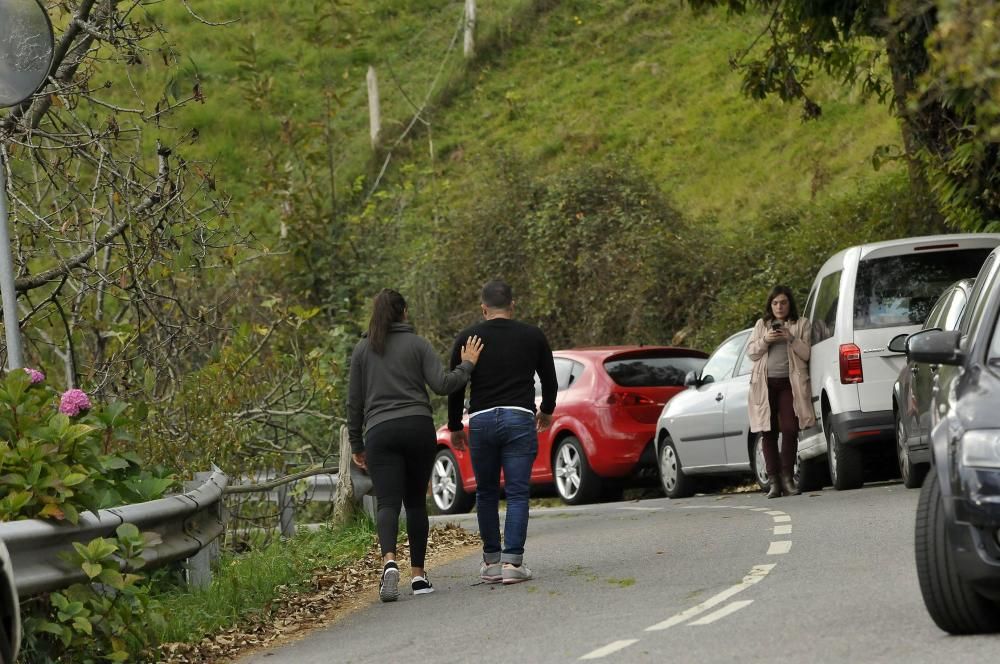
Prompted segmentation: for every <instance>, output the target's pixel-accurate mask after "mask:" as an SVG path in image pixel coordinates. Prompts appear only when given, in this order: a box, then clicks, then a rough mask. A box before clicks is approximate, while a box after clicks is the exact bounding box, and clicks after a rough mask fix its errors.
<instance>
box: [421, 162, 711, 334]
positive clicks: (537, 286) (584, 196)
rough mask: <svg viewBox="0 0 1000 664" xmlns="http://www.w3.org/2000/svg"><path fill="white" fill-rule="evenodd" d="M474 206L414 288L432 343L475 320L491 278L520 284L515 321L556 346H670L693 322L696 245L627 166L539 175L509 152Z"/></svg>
mask: <svg viewBox="0 0 1000 664" xmlns="http://www.w3.org/2000/svg"><path fill="white" fill-rule="evenodd" d="M469 200H470V201H472V202H473V204H472V205H470V206H469V207H468V208H467V209H465V210H462V211H460V212H457V213H452V214H453V218H452V219H451V220H450V224H451V225H452V226H453V229H452V230H451V231H449V232H448V233H447V234H442V235H440V236H438V237H437V238H435V240H436V241H437V242H439V243H441V244H443V245H444V246H441V244H439V245H438V246H437V247H428V251H427V253H426V258H422V259H421V262H420V264H419V265H417V266H415V270H414V271H413V272H412V276H411V277H410V280H411V283H410V284H407V285H406V286H405V288H406V289H407V290H410V291H412V292H413V293H414V295H415V298H417V301H418V302H419V303H420V304H423V305H425V306H419V307H416V306H413V305H412V304H411V312H414V315H415V316H416V317H417V318H418V322H419V323H420V324H421V329H422V330H423V329H425V327H431V328H432V332H431V333H430V335H429V336H431V337H434V336H438V337H439V338H442V339H443V338H448V339H449V340H450V336H451V335H453V334H454V333H455V331H456V330H457V328H458V327H459V326H460V325H461V323H458V324H456V321H468V322H471V320H472V319H474V315H475V311H476V306H475V305H476V303H477V302H478V299H477V298H478V291H479V286H480V285H481V284H482V283H483V282H484V281H486V280H487V279H490V278H494V277H502V278H504V279H506V280H507V281H509V282H511V284H512V286H513V287H514V293H515V299H516V301H517V312H518V317H520V318H524V319H526V320H529V321H532V322H535V323H538V324H540V325H541V326H542V327H543V328H544V329H545V332H546V334H547V335H548V337H549V340H550V342H551V343H552V344H553V346H555V347H565V346H570V345H586V344H607V343H612V344H615V343H661V342H665V341H669V339H670V335H671V334H672V333H673V332H672V331H673V330H674V329H676V328H679V327H681V326H682V325H683V323H684V322H685V321H686V319H687V316H688V315H689V314H690V312H691V309H692V302H691V299H690V297H689V295H688V291H687V286H688V284H689V283H690V282H691V281H692V280H694V279H696V278H697V275H698V274H699V273H700V269H701V268H700V265H701V262H702V259H701V257H700V254H699V251H698V238H697V236H696V235H695V233H694V231H693V230H692V229H691V228H690V226H689V225H688V224H687V223H686V221H685V220H684V218H683V217H682V216H681V214H680V213H679V212H677V211H676V210H675V209H674V208H673V206H672V205H670V203H669V202H668V201H667V199H666V197H665V196H664V195H663V194H662V192H660V191H659V189H658V188H657V187H656V185H655V184H654V183H653V181H652V180H651V178H650V177H649V176H648V175H647V174H646V173H644V172H643V171H642V170H641V169H639V168H638V167H636V166H635V165H634V164H632V163H631V162H630V161H628V160H627V159H625V158H617V159H611V160H608V161H605V162H600V163H596V164H583V165H580V166H577V167H575V168H572V169H568V170H566V171H561V172H558V173H555V174H551V175H541V174H538V173H537V172H535V171H534V169H533V168H532V167H531V166H530V164H526V163H525V162H523V161H522V160H520V159H519V158H518V157H516V156H512V155H509V154H500V155H499V156H498V158H497V159H496V161H495V164H494V171H493V172H492V173H490V174H489V175H488V176H487V177H484V178H482V183H481V185H480V188H479V189H477V190H476V191H474V192H470V195H469ZM470 238H471V240H470ZM432 286H433V290H432V288H431V287H432ZM427 292H434V293H436V299H435V300H431V299H429V298H428V296H427V295H426V293H427ZM428 304H429V305H431V306H426V305H428ZM442 323H444V324H445V325H447V326H449V327H448V328H447V329H446V328H445V327H444V325H442Z"/></svg>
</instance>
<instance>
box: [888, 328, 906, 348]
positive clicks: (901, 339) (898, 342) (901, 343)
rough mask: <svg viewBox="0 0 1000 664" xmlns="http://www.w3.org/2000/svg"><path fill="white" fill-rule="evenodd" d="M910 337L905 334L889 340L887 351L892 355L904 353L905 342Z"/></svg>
mask: <svg viewBox="0 0 1000 664" xmlns="http://www.w3.org/2000/svg"><path fill="white" fill-rule="evenodd" d="M909 337H910V335H909V334H906V333H905V332H904V333H903V334H897V335H896V336H894V337H893V338H892V339H890V340H889V345H888V349H889V350H890V351H892V352H893V353H905V352H906V340H907V339H908V338H909Z"/></svg>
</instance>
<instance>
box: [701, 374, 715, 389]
mask: <svg viewBox="0 0 1000 664" xmlns="http://www.w3.org/2000/svg"><path fill="white" fill-rule="evenodd" d="M699 382H700V385H699V387H701V385H708V384H709V383H714V382H715V376H702V377H701V381H699Z"/></svg>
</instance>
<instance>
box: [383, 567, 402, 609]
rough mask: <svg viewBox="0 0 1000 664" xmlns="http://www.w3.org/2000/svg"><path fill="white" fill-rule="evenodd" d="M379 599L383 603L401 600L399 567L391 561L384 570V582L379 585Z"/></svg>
mask: <svg viewBox="0 0 1000 664" xmlns="http://www.w3.org/2000/svg"><path fill="white" fill-rule="evenodd" d="M378 598H379V599H380V600H382V601H383V602H395V601H396V600H397V599H399V566H398V565H396V563H394V562H393V561H391V560H390V561H389V562H387V563H386V564H385V567H383V568H382V580H381V582H379V584H378Z"/></svg>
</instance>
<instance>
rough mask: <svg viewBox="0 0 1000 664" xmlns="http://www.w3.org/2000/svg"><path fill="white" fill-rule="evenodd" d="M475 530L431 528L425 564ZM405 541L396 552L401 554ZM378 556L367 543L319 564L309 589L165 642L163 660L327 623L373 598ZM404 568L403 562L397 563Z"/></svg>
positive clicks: (175, 661)
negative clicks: (351, 554)
mask: <svg viewBox="0 0 1000 664" xmlns="http://www.w3.org/2000/svg"><path fill="white" fill-rule="evenodd" d="M479 546H480V542H479V536H478V535H475V534H473V533H470V532H469V531H467V530H464V529H462V528H460V527H458V526H456V525H454V524H447V525H444V526H437V527H434V528H433V529H432V530H431V533H430V539H429V542H428V552H427V564H428V567H431V566H435V565H443V564H445V563H448V562H451V561H453V560H458V559H459V558H463V557H465V556H468V555H472V554H474V553H476V551H478V549H479ZM408 556H409V549H408V547H407V544H406V542H402V543H401V544H400V547H399V552H398V554H397V557H398V558H399V559H400V560H403V561H405V560H407V559H408ZM381 566H382V565H381V556H380V555H379V551H378V548H377V545H373V546H372V547H371V548H370V549H369V550H368V552H367V553H366V554H365V556H364V558H362V559H361V560H359V561H357V562H356V563H354V564H352V565H350V566H344V567H335V568H331V567H323V568H320V569H317V570H316V571H315V572H313V576H312V579H311V581H310V586H311V588H312V590H310V591H305V592H298V593H293V592H291V591H286V592H283V593H282V594H281V596H280V598H279V599H278V600H277V601H276V602H275V603H274V604H273V605H272V606H271V607H269V608H270V610H269V611H268V614H267V615H266V616H248V617H247V619H246V621H245V622H243V623H241V624H239V625H235V626H233V627H231V628H229V629H227V630H224V631H222V632H220V633H218V634H214V635H212V636H208V637H205V638H204V639H202V640H201V641H200V642H199V643H197V644H189V643H165V644H163V645H162V646H160V658H161V659H160V662H163V663H164V664H224V663H231V662H234V661H235V660H236V659H237V658H239V657H243V656H245V655H249V654H251V653H254V652H257V651H260V650H264V649H270V648H275V647H279V646H281V645H284V644H287V643H290V642H292V641H295V640H297V639H301V638H303V637H304V636H306V635H308V634H309V633H310V632H312V631H314V630H316V629H319V628H322V627H326V626H328V625H331V624H333V623H335V622H337V621H338V620H340V619H341V618H343V617H345V616H347V615H350V614H351V613H353V612H355V611H358V610H360V609H363V608H364V607H366V606H369V605H371V604H372V603H373V602H375V601H376V599H377V597H376V595H377V591H378V581H379V570H380V569H381ZM400 568H401V569H402V570H403V572H404V574H405V573H406V571H407V566H406V565H405V564H403V565H400Z"/></svg>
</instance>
